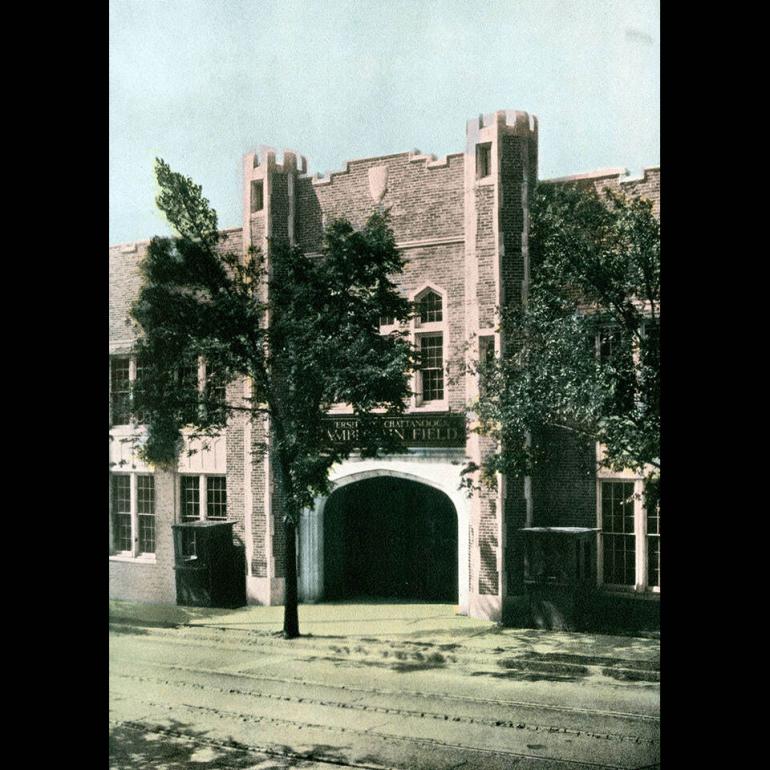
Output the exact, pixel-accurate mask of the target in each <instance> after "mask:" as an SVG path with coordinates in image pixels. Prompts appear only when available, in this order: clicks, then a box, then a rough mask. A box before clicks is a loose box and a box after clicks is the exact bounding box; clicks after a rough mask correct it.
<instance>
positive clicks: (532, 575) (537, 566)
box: [521, 527, 599, 631]
mask: <svg viewBox="0 0 770 770" xmlns="http://www.w3.org/2000/svg"><path fill="white" fill-rule="evenodd" d="M521 531H522V532H523V533H524V543H525V559H526V561H525V580H524V582H525V586H526V591H527V594H528V596H529V607H530V615H531V619H532V622H533V623H534V625H535V626H536V627H537V628H549V629H556V630H565V631H580V630H583V629H584V628H585V627H586V625H587V624H588V623H589V622H590V616H591V610H592V600H593V597H594V594H595V590H596V533H597V532H598V531H599V530H598V529H595V528H589V527H525V528H523V529H522V530H521Z"/></svg>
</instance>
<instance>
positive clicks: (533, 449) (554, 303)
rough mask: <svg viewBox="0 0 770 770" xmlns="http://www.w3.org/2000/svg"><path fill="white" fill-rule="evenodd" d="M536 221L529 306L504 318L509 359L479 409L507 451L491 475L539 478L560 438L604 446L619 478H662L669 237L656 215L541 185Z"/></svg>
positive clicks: (486, 386) (483, 428)
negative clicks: (663, 270) (556, 434)
mask: <svg viewBox="0 0 770 770" xmlns="http://www.w3.org/2000/svg"><path fill="white" fill-rule="evenodd" d="M530 211H531V224H530V258H531V273H532V280H531V284H530V290H529V295H528V299H527V302H526V305H525V306H523V307H516V308H511V309H509V310H508V311H507V312H506V313H505V314H504V315H503V322H502V324H503V330H504V332H505V338H506V339H507V340H508V346H507V349H506V355H505V356H504V357H503V358H502V359H496V360H495V361H494V362H492V363H488V364H485V365H484V367H483V395H482V397H481V398H480V399H479V401H478V403H477V404H474V405H473V410H474V411H475V413H476V415H477V417H478V420H479V427H478V430H479V432H480V433H482V434H483V435H486V436H490V437H492V438H495V439H496V440H498V441H499V442H500V447H501V450H500V451H499V453H497V454H494V455H492V456H491V457H489V458H487V459H486V460H485V462H484V464H483V468H482V475H483V477H484V478H485V479H486V480H487V481H492V480H493V478H494V475H495V473H497V472H503V473H509V474H512V475H524V474H527V473H531V472H532V470H533V468H534V467H535V466H536V465H537V464H538V463H540V462H542V461H543V460H544V459H545V458H546V457H547V453H548V436H549V434H552V430H553V429H555V428H560V429H563V430H567V431H570V432H572V433H574V434H576V435H577V436H579V437H580V438H581V439H582V440H584V441H585V442H586V444H587V445H588V444H593V443H594V442H600V443H601V444H603V445H604V446H605V448H606V454H605V457H604V460H603V464H604V465H606V466H608V467H612V468H615V469H620V468H624V467H629V468H634V469H644V470H645V471H649V469H650V467H652V468H655V469H658V468H659V466H660V460H659V458H660V410H659V397H660V352H659V343H658V334H657V324H658V320H659V303H660V230H659V222H658V220H657V219H656V218H655V216H654V214H653V212H652V207H651V204H650V203H649V201H646V200H642V199H631V198H627V197H625V196H624V195H620V194H618V193H614V192H612V191H610V190H605V191H604V194H603V195H599V194H597V193H596V192H595V190H594V189H593V187H586V186H580V185H553V184H541V185H539V186H538V188H537V191H536V194H535V197H534V200H533V205H532V207H531V210H530ZM597 335H599V336H598V341H597ZM600 353H601V355H600Z"/></svg>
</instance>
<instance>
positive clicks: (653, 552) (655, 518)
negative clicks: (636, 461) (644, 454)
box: [644, 482, 660, 588]
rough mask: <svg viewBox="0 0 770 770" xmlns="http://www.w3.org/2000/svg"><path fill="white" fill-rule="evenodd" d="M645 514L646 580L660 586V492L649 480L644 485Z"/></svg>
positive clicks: (655, 484)
mask: <svg viewBox="0 0 770 770" xmlns="http://www.w3.org/2000/svg"><path fill="white" fill-rule="evenodd" d="M644 507H645V515H646V517H647V582H648V584H649V585H650V586H655V587H658V588H659V587H660V494H659V490H658V485H657V483H655V482H649V483H648V484H647V485H646V487H645V506H644Z"/></svg>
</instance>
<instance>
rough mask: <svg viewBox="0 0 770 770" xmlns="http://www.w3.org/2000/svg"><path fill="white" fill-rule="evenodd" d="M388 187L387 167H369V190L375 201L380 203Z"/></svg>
mask: <svg viewBox="0 0 770 770" xmlns="http://www.w3.org/2000/svg"><path fill="white" fill-rule="evenodd" d="M387 189H388V167H387V166H375V167H374V168H370V169H369V192H370V193H371V196H372V199H373V200H374V202H375V203H380V202H381V201H382V199H383V198H384V197H385V192H386V191H387Z"/></svg>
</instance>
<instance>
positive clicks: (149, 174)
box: [109, 0, 660, 243]
mask: <svg viewBox="0 0 770 770" xmlns="http://www.w3.org/2000/svg"><path fill="white" fill-rule="evenodd" d="M659 20H660V2H659V0H485V1H484V2H481V1H479V2H471V0H412V1H411V2H406V1H405V0H357V1H355V0H110V80H109V82H110V136H109V139H110V149H109V151H110V229H109V238H110V243H123V242H126V241H133V240H141V239H146V238H150V237H152V236H153V235H155V234H167V233H168V232H169V230H168V227H167V225H166V223H165V220H164V219H163V218H162V216H161V215H160V213H159V212H158V211H157V209H156V207H155V203H154V199H155V194H156V189H155V182H154V178H153V159H154V158H155V157H156V156H159V157H162V158H163V159H165V160H166V161H167V162H168V163H169V164H170V165H171V167H172V168H173V169H174V170H176V171H180V172H182V173H184V174H185V175H187V176H191V177H192V178H193V179H194V180H195V181H196V182H198V183H199V184H202V185H203V190H204V194H205V195H206V196H207V197H208V199H209V200H210V201H211V204H212V205H213V207H214V208H215V209H216V210H217V212H218V214H219V223H220V226H222V227H235V226H238V225H239V224H240V221H241V216H242V213H241V158H242V156H243V155H244V154H245V153H246V152H249V151H251V150H254V149H256V147H257V145H260V144H267V145H272V146H274V147H276V148H278V149H279V150H280V149H282V148H284V147H286V148H291V149H294V150H296V151H297V152H299V153H301V154H303V155H305V156H306V158H307V160H308V171H309V172H310V173H313V174H314V173H316V172H322V173H326V172H328V171H333V170H337V169H342V168H344V165H345V161H346V160H350V159H353V158H363V157H368V156H375V155H384V154H388V153H394V152H405V151H407V150H412V149H415V148H418V149H420V150H421V151H422V152H425V153H435V154H437V155H444V154H446V153H449V152H460V151H462V150H463V149H464V145H465V121H466V120H468V119H469V118H472V117H474V116H477V115H478V114H479V113H483V112H492V111H494V110H497V109H520V110H526V111H528V112H532V113H535V114H536V115H537V116H538V118H539V120H540V142H539V175H540V178H548V177H555V176H563V175H566V174H572V173H578V172H581V171H590V170H593V169H596V168H602V167H607V166H624V167H626V168H628V169H629V170H630V171H631V172H632V173H637V172H639V171H641V169H642V168H643V167H645V166H654V165H657V164H658V163H659V161H660V135H659V122H660V104H659V93H660V35H659Z"/></svg>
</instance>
